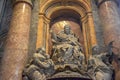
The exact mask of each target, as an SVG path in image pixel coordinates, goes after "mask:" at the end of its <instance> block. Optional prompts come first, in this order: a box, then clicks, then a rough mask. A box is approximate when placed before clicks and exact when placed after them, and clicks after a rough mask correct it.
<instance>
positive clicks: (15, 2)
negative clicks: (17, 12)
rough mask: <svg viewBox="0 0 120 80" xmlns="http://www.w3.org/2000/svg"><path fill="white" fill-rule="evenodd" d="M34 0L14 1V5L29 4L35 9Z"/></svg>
mask: <svg viewBox="0 0 120 80" xmlns="http://www.w3.org/2000/svg"><path fill="white" fill-rule="evenodd" d="M33 1H34V0H14V1H13V5H16V4H18V3H21V2H22V3H26V4H29V5H30V6H31V7H33V3H32V2H33Z"/></svg>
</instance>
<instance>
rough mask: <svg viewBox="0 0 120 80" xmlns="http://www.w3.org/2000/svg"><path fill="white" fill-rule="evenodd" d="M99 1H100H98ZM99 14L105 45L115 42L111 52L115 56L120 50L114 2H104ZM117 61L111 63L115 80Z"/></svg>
mask: <svg viewBox="0 0 120 80" xmlns="http://www.w3.org/2000/svg"><path fill="white" fill-rule="evenodd" d="M100 1H101V0H100ZM99 14H100V18H101V21H102V24H103V31H104V41H105V44H106V45H107V44H108V43H109V42H111V41H115V42H114V43H113V46H114V47H115V48H113V52H114V53H115V54H119V51H118V50H119V49H120V15H119V11H118V6H117V4H116V3H115V2H114V1H105V2H104V3H102V4H101V5H100V6H99ZM117 64H118V63H117V61H114V62H113V65H114V68H115V72H116V79H115V80H119V76H118V75H120V74H119V72H120V71H119V66H118V65H117Z"/></svg>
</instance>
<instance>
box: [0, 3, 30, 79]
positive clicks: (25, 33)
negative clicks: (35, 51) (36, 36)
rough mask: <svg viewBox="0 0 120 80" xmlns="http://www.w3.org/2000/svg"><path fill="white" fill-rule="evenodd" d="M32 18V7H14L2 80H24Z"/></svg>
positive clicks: (22, 5) (21, 4)
mask: <svg viewBox="0 0 120 80" xmlns="http://www.w3.org/2000/svg"><path fill="white" fill-rule="evenodd" d="M30 17H31V7H30V5H28V4H26V3H19V4H16V5H15V6H14V10H13V17H12V21H11V25H10V30H9V33H8V38H7V41H6V46H5V52H4V55H3V59H2V68H1V70H2V71H1V77H0V80H22V71H23V68H24V65H25V63H26V61H27V57H28V44H29V29H30V20H31V19H30Z"/></svg>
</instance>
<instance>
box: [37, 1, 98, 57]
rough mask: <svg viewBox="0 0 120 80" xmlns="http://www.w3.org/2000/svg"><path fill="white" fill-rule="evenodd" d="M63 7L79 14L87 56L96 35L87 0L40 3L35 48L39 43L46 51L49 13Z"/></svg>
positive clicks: (94, 42)
mask: <svg viewBox="0 0 120 80" xmlns="http://www.w3.org/2000/svg"><path fill="white" fill-rule="evenodd" d="M63 9H67V10H73V11H75V12H76V13H78V14H79V15H80V16H79V18H80V20H81V22H82V28H83V36H84V46H85V53H86V55H87V57H88V54H91V48H92V47H93V46H94V45H95V44H96V36H95V31H94V23H93V18H92V10H91V5H90V2H89V1H87V0H84V1H83V0H47V1H45V2H43V3H41V6H40V11H39V14H40V19H39V26H38V33H37V34H38V35H37V36H38V37H37V44H36V48H38V47H40V45H41V46H44V47H45V48H46V51H47V52H48V44H49V43H48V38H49V25H50V21H51V15H52V14H53V13H54V12H56V11H59V10H63ZM41 34H42V36H41ZM45 36H46V37H45Z"/></svg>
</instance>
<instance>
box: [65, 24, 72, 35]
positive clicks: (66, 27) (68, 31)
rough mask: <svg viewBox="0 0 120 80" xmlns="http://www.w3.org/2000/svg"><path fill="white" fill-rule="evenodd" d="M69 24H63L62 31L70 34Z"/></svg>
mask: <svg viewBox="0 0 120 80" xmlns="http://www.w3.org/2000/svg"><path fill="white" fill-rule="evenodd" d="M70 30H71V29H70V26H68V25H66V26H64V32H65V33H66V34H70Z"/></svg>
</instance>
